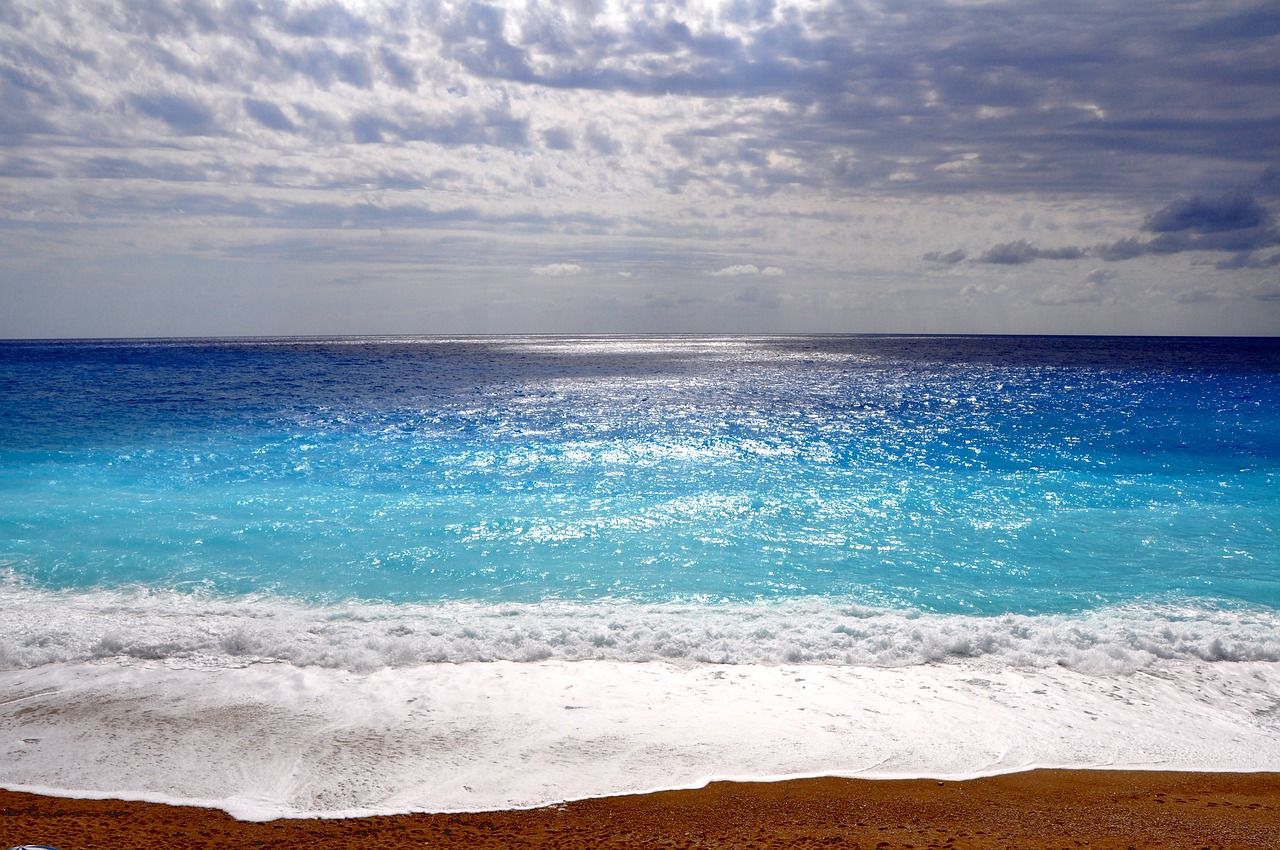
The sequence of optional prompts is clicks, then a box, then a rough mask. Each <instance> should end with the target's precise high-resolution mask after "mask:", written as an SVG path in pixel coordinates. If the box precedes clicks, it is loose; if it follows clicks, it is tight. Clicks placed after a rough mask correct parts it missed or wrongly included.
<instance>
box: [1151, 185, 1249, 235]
mask: <svg viewBox="0 0 1280 850" xmlns="http://www.w3.org/2000/svg"><path fill="white" fill-rule="evenodd" d="M1270 218H1271V216H1270V213H1268V212H1267V209H1266V207H1264V206H1262V204H1260V203H1258V202H1257V200H1255V199H1254V197H1253V196H1252V195H1250V194H1248V193H1245V192H1242V191H1238V190H1237V191H1232V192H1227V193H1226V194H1224V195H1219V196H1217V197H1210V198H1204V197H1200V196H1198V195H1197V196H1194V197H1191V198H1186V199H1180V200H1177V201H1174V202H1173V203H1171V204H1169V205H1168V206H1166V207H1164V208H1162V209H1160V210H1158V211H1157V212H1155V213H1154V214H1153V215H1152V216H1151V217H1150V218H1148V219H1147V222H1146V224H1144V225H1143V226H1142V229H1143V230H1149V231H1152V232H1153V233H1176V232H1179V231H1184V230H1190V231H1193V232H1196V233H1221V232H1224V231H1231V230H1249V229H1254V228H1259V227H1261V226H1263V225H1264V224H1266V223H1267V222H1268V221H1269V220H1270Z"/></svg>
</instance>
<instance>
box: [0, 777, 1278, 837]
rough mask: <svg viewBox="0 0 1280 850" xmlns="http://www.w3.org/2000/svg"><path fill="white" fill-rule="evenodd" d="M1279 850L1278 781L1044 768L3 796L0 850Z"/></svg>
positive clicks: (3, 793)
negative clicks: (345, 801) (469, 806)
mask: <svg viewBox="0 0 1280 850" xmlns="http://www.w3.org/2000/svg"><path fill="white" fill-rule="evenodd" d="M19 843H39V844H50V845H53V846H54V847H58V848H61V850H93V848H111V850H134V848H149V850H155V848H166V850H184V848H198V847H219V848H222V847H225V848H233V847H234V848H254V847H266V848H272V847H289V848H293V847H298V848H317V850H324V848H377V850H397V848H406V847H413V848H418V850H421V848H424V847H429V848H446V847H458V848H462V847H466V848H509V847H562V848H607V847H618V848H622V847H646V848H648V847H652V848H678V847H734V848H776V847H809V848H817V847H833V848H846V850H847V848H863V850H892V849H893V848H915V850H925V848H940V849H941V850H961V848H994V847H1001V848H1026V850H1035V848H1077V847H1089V848H1119V850H1126V848H1157V847H1158V848H1189V849H1190V850H1198V848H1241V849H1242V850H1243V848H1248V850H1275V849H1276V848H1280V774H1276V773H1255V774H1233V773H1153V772H1134V771H1078V770H1077V771H1055V770H1042V771H1033V772H1029V773H1018V774H1009V775H1005V776H998V777H992V778H988V779H974V780H968V781H964V782H938V781H936V780H910V781H883V780H881V781H871V780H852V779H804V780H794V781H789V782H771V783H733V782H717V783H714V784H712V785H710V786H708V787H707V788H704V789H701V790H697V791H668V792H662V793H657V794H646V795H640V796H631V797H611V798H605V799H598V800H584V801H581V802H576V803H568V804H565V805H559V806H552V807H549V808H545V809H537V810H533V811H524V812H489V813H483V814H455V815H449V814H435V815H403V816H397V817H377V818H353V819H348V820H315V819H303V820H280V821H274V822H270V823H245V822H241V821H237V820H234V819H232V818H231V817H230V816H228V815H226V814H224V813H223V812H220V811H216V810H209V809H196V808H185V807H175V806H162V805H155V804H150V803H122V802H119V801H116V800H69V799H63V798H56V797H40V796H36V795H33V794H19V793H14V792H8V791H0V848H4V847H8V846H10V845H14V844H19Z"/></svg>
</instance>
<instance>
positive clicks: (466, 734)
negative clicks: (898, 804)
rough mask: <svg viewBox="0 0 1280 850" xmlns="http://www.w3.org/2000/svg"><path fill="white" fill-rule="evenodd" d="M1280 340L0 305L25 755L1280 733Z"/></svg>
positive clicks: (139, 760)
mask: <svg viewBox="0 0 1280 850" xmlns="http://www.w3.org/2000/svg"><path fill="white" fill-rule="evenodd" d="M1277 532H1280V339H1274V338H1272V339H1265V338H1262V339H1259V338H1248V339H1229V338H1149V337H1144V338H1127V337H1046V336H841V335H834V336H808V335H805V336H767V335H766V336H741V335H708V336H696V335H681V336H629V335H628V336H618V335H587V336H464V337H334V338H255V339H239V338H237V339H202V340H189V339H153V340H60V341H7V342H0V751H2V752H3V757H2V758H0V786H3V787H7V788H11V789H19V790H34V791H41V792H45V793H56V794H61V795H65V796H72V797H74V796H85V797H117V798H125V799H145V800H157V801H162V802H177V803H194V804H200V805H209V806H216V807H220V808H223V809H225V810H227V811H229V812H231V813H232V814H234V815H235V816H237V817H242V818H247V819H268V818H273V817H280V816H313V817H314V816H325V817H328V816H342V815H351V814H371V813H396V812H407V811H463V810H465V811H478V810H486V809H509V808H518V807H530V806H540V805H548V804H554V803H557V802H560V801H563V800H568V799H576V798H582V797H591V796H601V795H612V794H623V793H635V792H643V791H650V790H654V789H659V788H677V787H691V786H696V785H699V784H702V783H705V782H707V781H710V780H713V779H718V778H736V779H750V780H766V779H776V778H783V777H792V776H806V775H841V776H864V777H869V778H891V777H908V776H909V777H924V776H927V777H938V778H957V779H962V778H966V777H972V776H981V775H989V774H993V773H1001V772H1008V771H1014V770H1025V769H1030V768H1035V767H1096V768H1105V767H1136V768H1145V769H1157V770H1174V769H1177V770H1248V771H1254V770H1270V771H1277V770H1280V533H1277Z"/></svg>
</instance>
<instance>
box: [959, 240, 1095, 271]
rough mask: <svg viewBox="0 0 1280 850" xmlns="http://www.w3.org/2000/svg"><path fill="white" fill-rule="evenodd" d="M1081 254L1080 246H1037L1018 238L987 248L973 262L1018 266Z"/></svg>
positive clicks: (1080, 255)
mask: <svg viewBox="0 0 1280 850" xmlns="http://www.w3.org/2000/svg"><path fill="white" fill-rule="evenodd" d="M1083 256H1085V252H1084V249H1082V248H1074V247H1067V248H1037V247H1035V246H1034V245H1032V244H1031V243H1030V242H1028V241H1027V240H1025V239H1019V240H1018V241H1017V242H1005V243H1003V244H1001V245H995V246H993V247H991V248H988V249H987V250H986V251H984V252H983V253H982V256H980V257H978V259H977V260H975V262H978V263H994V264H996V265H1002V266H1019V265H1023V264H1025V263H1033V262H1035V261H1036V260H1078V259H1080V258H1081V257H1083Z"/></svg>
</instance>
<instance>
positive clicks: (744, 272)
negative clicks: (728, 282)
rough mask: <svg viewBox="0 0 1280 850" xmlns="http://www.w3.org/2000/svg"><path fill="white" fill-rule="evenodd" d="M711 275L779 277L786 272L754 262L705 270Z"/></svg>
mask: <svg viewBox="0 0 1280 850" xmlns="http://www.w3.org/2000/svg"><path fill="white" fill-rule="evenodd" d="M707 274H709V275H711V276H712V277H743V276H752V277H754V276H762V277H781V276H782V275H784V274H786V272H785V271H784V270H782V269H780V268H778V267H777V266H765V267H764V268H759V267H758V266H756V265H755V264H754V263H743V264H741V265H736V266H725V267H724V268H722V269H716V270H715V271H713V272H707Z"/></svg>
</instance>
